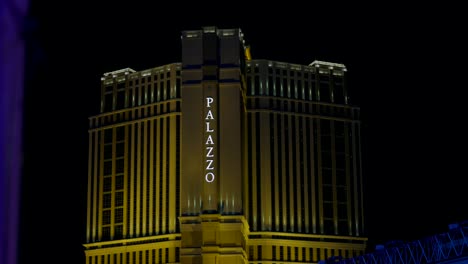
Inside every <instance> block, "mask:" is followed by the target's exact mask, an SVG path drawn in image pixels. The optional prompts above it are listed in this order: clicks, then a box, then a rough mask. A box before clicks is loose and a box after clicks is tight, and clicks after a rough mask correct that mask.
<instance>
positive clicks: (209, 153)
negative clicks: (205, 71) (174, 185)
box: [205, 96, 216, 183]
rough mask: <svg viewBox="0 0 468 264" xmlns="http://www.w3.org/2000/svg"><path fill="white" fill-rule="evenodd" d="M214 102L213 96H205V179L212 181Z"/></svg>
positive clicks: (213, 174) (213, 166)
mask: <svg viewBox="0 0 468 264" xmlns="http://www.w3.org/2000/svg"><path fill="white" fill-rule="evenodd" d="M214 104H215V102H214V98H213V97H211V96H207V97H206V98H205V113H206V116H205V125H206V126H205V128H206V129H205V148H206V152H205V161H206V164H205V181H206V182H210V183H211V182H213V181H214V180H215V178H216V174H215V162H214V158H215V155H214V153H215V142H214V140H215V128H214V123H215V118H214V115H213V112H214V111H213V105H214Z"/></svg>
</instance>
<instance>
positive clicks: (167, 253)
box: [86, 247, 180, 264]
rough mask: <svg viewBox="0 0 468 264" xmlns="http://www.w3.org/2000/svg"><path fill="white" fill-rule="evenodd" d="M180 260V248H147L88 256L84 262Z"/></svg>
mask: <svg viewBox="0 0 468 264" xmlns="http://www.w3.org/2000/svg"><path fill="white" fill-rule="evenodd" d="M174 262H175V263H178V262H180V248H179V247H176V248H175V250H172V249H169V248H159V249H149V250H144V251H134V252H122V253H114V254H108V255H101V256H89V257H88V258H87V260H86V264H118V263H120V264H124V263H128V264H137V263H139V264H157V263H174Z"/></svg>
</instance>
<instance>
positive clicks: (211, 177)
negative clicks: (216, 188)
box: [205, 172, 215, 182]
mask: <svg viewBox="0 0 468 264" xmlns="http://www.w3.org/2000/svg"><path fill="white" fill-rule="evenodd" d="M214 179H215V175H214V173H212V172H208V173H207V174H206V175H205V181H207V182H213V181H214Z"/></svg>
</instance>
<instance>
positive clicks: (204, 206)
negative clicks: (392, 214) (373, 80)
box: [84, 27, 367, 264]
mask: <svg viewBox="0 0 468 264" xmlns="http://www.w3.org/2000/svg"><path fill="white" fill-rule="evenodd" d="M181 41H182V62H181V63H173V64H168V65H162V66H159V67H155V68H151V69H146V70H142V71H135V70H132V69H130V68H125V69H121V70H116V71H113V72H108V73H104V74H103V76H102V78H101V111H100V113H99V114H98V115H96V116H92V117H90V118H89V152H88V163H89V166H88V189H87V217H86V241H85V243H84V248H85V250H84V251H85V255H86V264H114V263H115V264H127V263H128V264H149V263H239V264H241V263H242V264H243V263H317V262H318V261H320V260H325V259H328V258H330V257H332V256H341V257H343V258H347V257H352V256H355V255H361V254H363V253H364V250H365V247H366V241H367V238H366V237H364V234H365V233H364V223H363V208H362V205H363V197H362V172H361V149H360V145H361V139H360V121H359V108H358V107H356V106H352V105H350V104H349V97H348V93H347V87H346V74H347V72H346V67H345V66H344V65H343V64H338V63H331V62H324V61H314V62H312V63H311V64H309V65H298V64H293V63H286V62H278V61H271V60H255V59H252V58H251V56H250V51H249V48H248V47H247V46H246V45H245V44H244V43H245V42H244V36H243V34H242V32H241V30H240V29H218V28H216V27H204V28H202V29H201V30H193V31H183V32H182V36H181Z"/></svg>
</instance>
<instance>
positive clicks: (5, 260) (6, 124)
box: [0, 0, 28, 264]
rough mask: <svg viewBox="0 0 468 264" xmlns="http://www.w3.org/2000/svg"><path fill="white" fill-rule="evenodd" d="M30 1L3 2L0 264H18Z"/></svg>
mask: <svg viewBox="0 0 468 264" xmlns="http://www.w3.org/2000/svg"><path fill="white" fill-rule="evenodd" d="M27 8H28V1H27V0H5V1H3V0H0V29H1V30H0V263H2V264H16V263H17V254H18V253H17V242H18V222H19V220H18V219H19V217H18V215H19V199H20V194H19V190H20V180H21V162H22V153H21V151H22V148H21V145H22V144H21V143H22V122H23V118H22V116H23V110H22V107H23V81H24V80H23V76H24V58H25V41H24V20H23V19H24V18H25V17H26V13H27Z"/></svg>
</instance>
